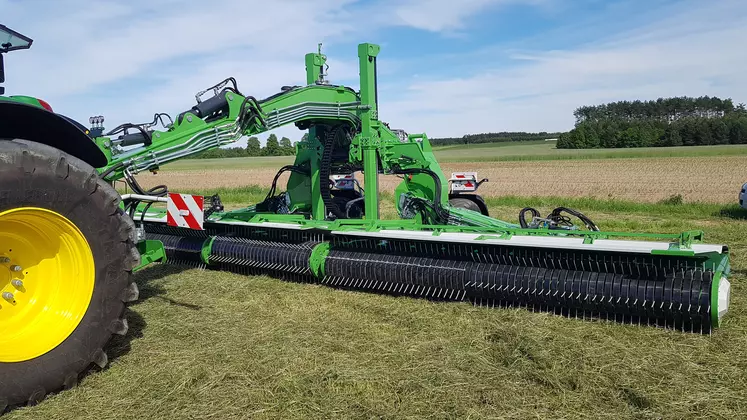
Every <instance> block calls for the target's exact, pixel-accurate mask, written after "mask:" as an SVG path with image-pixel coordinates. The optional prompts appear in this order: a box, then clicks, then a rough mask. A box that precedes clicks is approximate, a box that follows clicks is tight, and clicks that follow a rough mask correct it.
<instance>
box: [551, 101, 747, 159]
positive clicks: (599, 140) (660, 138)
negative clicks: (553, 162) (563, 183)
mask: <svg viewBox="0 0 747 420" xmlns="http://www.w3.org/2000/svg"><path fill="white" fill-rule="evenodd" d="M573 116H574V117H575V119H576V123H575V126H574V128H573V130H571V131H569V132H568V133H565V134H563V135H561V136H560V139H559V140H558V143H557V146H556V147H558V148H591V147H650V146H680V145H684V146H696V145H708V144H729V143H731V144H736V143H741V142H747V109H746V107H745V105H744V104H743V103H740V104H739V105H736V106H735V105H734V103H733V101H732V100H731V99H728V98H727V99H721V98H717V97H710V96H701V97H698V98H692V97H674V98H658V99H656V100H653V101H641V100H634V101H618V102H611V103H607V104H601V105H596V106H589V105H584V106H581V107H578V108H576V110H575V111H574V112H573Z"/></svg>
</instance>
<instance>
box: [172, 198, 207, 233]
mask: <svg viewBox="0 0 747 420" xmlns="http://www.w3.org/2000/svg"><path fill="white" fill-rule="evenodd" d="M204 203H205V197H203V196H201V195H189V194H177V193H169V201H168V203H166V224H167V225H169V226H178V227H185V228H189V229H196V230H203V228H202V223H203V220H204V218H205V216H204V214H205V212H204V210H203V207H202V206H203V204H204Z"/></svg>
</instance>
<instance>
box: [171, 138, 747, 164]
mask: <svg viewBox="0 0 747 420" xmlns="http://www.w3.org/2000/svg"><path fill="white" fill-rule="evenodd" d="M434 151H435V154H436V158H437V159H438V161H439V162H493V161H536V160H565V159H623V158H664V157H695V156H703V157H708V156H747V145H719V146H683V147H643V148H634V149H581V150H571V149H556V148H555V142H546V141H529V142H521V143H507V142H504V143H488V144H476V145H460V146H444V147H436V148H434ZM293 159H294V158H293V156H274V157H251V158H226V159H184V160H179V161H176V162H172V163H169V164H167V165H165V166H164V167H163V168H162V170H165V171H196V170H214V169H262V168H280V167H281V166H283V165H287V164H291V163H293Z"/></svg>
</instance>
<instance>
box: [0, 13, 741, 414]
mask: <svg viewBox="0 0 747 420" xmlns="http://www.w3.org/2000/svg"><path fill="white" fill-rule="evenodd" d="M0 42H2V44H0V45H1V47H2V50H0V52H2V53H7V52H10V51H14V50H19V49H25V48H28V47H29V46H30V45H31V42H32V41H31V39H29V38H27V37H24V36H23V35H21V34H18V33H16V32H14V31H11V30H10V29H8V28H6V27H4V26H0ZM357 52H358V59H359V67H360V86H359V87H358V89H355V88H352V87H348V86H341V85H335V84H332V83H330V82H329V81H328V80H327V79H326V74H325V73H324V71H325V67H326V59H327V58H326V56H325V55H324V54H322V53H321V50H319V51H317V52H312V53H309V54H307V55H306V56H305V67H306V83H305V84H304V85H302V86H285V87H283V88H282V89H281V90H280V91H279V92H278V93H277V94H275V95H272V96H270V97H267V98H263V99H257V98H255V97H254V96H252V95H250V94H244V93H242V92H241V91H240V90H239V87H238V83H237V81H236V80H235V79H234V78H232V77H229V78H227V79H225V80H223V81H220V82H219V83H217V84H215V85H213V86H211V87H209V88H207V89H205V90H203V91H201V92H199V93H198V94H197V95H196V103H195V104H193V105H192V106H190V107H189V108H188V109H186V110H184V111H183V112H180V113H178V114H175V115H174V116H173V117H172V116H170V115H167V114H164V113H158V114H155V115H154V119H153V121H150V122H146V123H126V124H121V125H119V126H117V127H115V128H114V129H112V130H109V131H106V132H105V130H104V128H103V127H102V125H101V119H100V118H98V117H97V118H94V119H92V120H91V123H92V124H94V125H93V126H92V127H89V128H86V127H83V126H82V125H81V124H79V123H76V122H75V121H72V120H71V119H69V118H67V117H65V116H62V115H60V114H57V113H55V112H54V111H53V110H52V108H51V107H50V106H49V105H48V104H47V103H46V102H44V101H42V100H39V99H35V98H30V97H25V96H10V97H0V139H2V140H1V141H0V261H1V264H0V265H2V267H0V292H2V298H0V411H2V410H1V409H2V408H4V407H5V406H15V405H20V404H26V403H36V402H38V401H40V400H42V399H43V398H44V397H45V396H46V395H47V394H48V393H50V392H57V391H59V390H61V389H65V388H70V387H72V386H74V385H75V384H76V382H77V380H78V379H79V377H80V375H81V374H83V373H84V372H85V371H87V370H88V369H89V368H90V367H91V366H94V365H98V366H99V367H104V366H105V365H106V364H107V355H106V353H105V348H106V345H107V342H108V341H109V340H110V338H111V336H112V335H114V334H125V333H126V332H127V328H128V326H127V321H126V319H125V318H123V313H124V312H123V311H124V308H125V305H126V304H127V303H128V302H132V301H135V300H136V299H137V298H138V290H137V287H136V286H135V283H133V281H132V276H133V272H135V271H137V270H140V269H143V268H145V267H146V266H148V265H150V264H154V263H175V264H188V265H190V266H195V265H198V266H202V267H204V268H207V269H211V270H230V271H234V272H239V273H245V274H269V275H272V276H275V277H277V278H279V279H283V280H288V281H300V282H306V283H318V284H324V285H328V286H330V287H337V288H345V289H349V290H366V291H375V292H381V293H386V294H393V295H404V296H413V297H424V298H430V299H437V300H457V301H469V302H474V303H476V304H483V305H490V306H504V305H521V306H522V307H526V308H529V309H534V310H541V311H549V312H553V313H557V314H559V315H570V316H574V315H577V314H578V315H580V314H588V315H591V317H593V318H605V319H608V320H613V321H619V322H625V323H641V324H647V325H655V326H661V327H666V328H675V329H678V330H686V331H692V332H698V333H709V332H711V331H712V330H713V329H714V328H715V327H717V326H718V325H719V323H720V322H721V319H722V318H723V316H724V315H725V313H726V311H727V309H728V303H729V290H730V286H729V281H728V280H727V275H728V273H729V252H728V247H726V246H725V245H720V244H708V243H703V234H702V232H699V231H687V232H682V233H678V234H644V233H636V232H606V231H603V230H600V229H599V228H598V227H597V225H596V224H595V223H594V222H593V221H592V220H591V219H590V218H589V217H587V216H586V215H584V214H582V213H580V212H578V211H576V210H573V209H568V208H565V207H558V208H556V209H555V210H554V211H552V212H551V213H550V214H549V215H547V216H545V217H542V215H541V214H540V213H539V211H537V210H536V209H532V208H525V209H522V210H521V211H520V212H519V218H518V219H519V220H518V223H510V222H507V221H503V220H499V219H496V218H493V217H490V216H489V215H488V214H487V209H486V208H485V206H484V202H482V200H481V199H480V198H479V196H477V195H476V194H473V192H474V190H473V189H471V188H473V187H475V186H474V185H473V184H475V183H478V181H477V178H476V176H475V175H474V174H472V175H471V178H470V179H468V180H467V182H468V183H469V184H470V185H469V186H468V185H467V183H462V184H460V185H461V186H462V187H466V188H467V189H468V191H464V190H463V189H462V190H461V191H457V190H454V189H453V188H452V189H451V190H450V188H449V181H450V179H449V178H447V177H446V176H445V175H444V173H443V172H442V171H441V168H440V166H439V164H438V162H437V161H436V158H435V156H434V154H433V150H432V148H431V144H430V141H429V140H428V137H427V135H425V134H409V133H407V132H406V131H404V130H395V129H391V128H390V127H389V125H388V124H386V123H385V122H383V121H381V120H379V116H378V107H379V101H378V92H377V76H376V72H377V57H378V55H379V52H380V48H379V46H378V45H375V44H368V43H363V44H360V45H358V51H357ZM0 57H1V55H0ZM291 124H292V125H295V126H296V127H297V128H298V129H299V130H304V131H306V132H307V133H308V136H307V138H306V139H305V140H303V141H301V142H299V143H298V144H297V145H296V157H295V162H294V163H293V164H292V165H287V166H284V167H282V168H280V169H279V171H278V175H277V176H276V177H275V180H274V181H273V182H272V184H271V185H270V188H269V192H268V194H267V196H266V197H265V199H264V200H262V201H261V202H259V203H255V204H253V205H250V206H248V207H245V208H241V209H236V210H230V211H227V210H225V209H224V208H223V206H222V205H221V202H220V197H217V196H213V197H204V196H195V195H188V194H179V193H178V192H174V191H170V190H169V189H168V188H167V187H165V186H161V187H155V188H150V189H145V188H143V187H141V185H140V184H139V183H138V181H137V179H136V177H135V176H136V175H137V174H138V173H140V172H143V171H156V170H158V169H159V168H160V167H161V166H162V165H164V164H167V163H169V162H172V161H174V160H178V159H182V158H185V157H188V156H192V155H194V154H197V153H200V152H202V151H205V150H209V149H213V148H217V147H221V146H223V145H227V144H231V143H234V142H236V141H238V140H239V139H241V138H242V137H244V136H252V135H256V134H259V133H264V132H267V131H269V130H273V129H275V128H278V127H281V126H287V125H291ZM286 172H287V173H289V178H288V181H287V183H286V185H285V188H284V189H283V188H282V186H278V179H279V178H280V175H281V174H283V173H286ZM358 172H361V173H362V175H363V185H362V188H358V189H354V190H350V189H348V188H334V182H331V180H333V179H335V178H334V177H333V175H336V174H355V173H358ZM381 175H394V176H398V177H399V178H400V179H401V182H400V184H399V185H398V186H397V188H396V189H395V192H394V197H395V199H394V206H395V208H396V211H397V215H398V218H397V219H392V220H390V219H384V218H382V217H381V216H380V212H379V203H380V202H379V194H378V192H379V184H378V181H379V176H381ZM118 181H123V182H125V183H126V184H127V185H128V186H129V188H130V189H131V190H132V191H133V193H132V194H125V195H120V194H118V193H117V192H116V190H115V189H114V188H113V185H114V183H115V182H118ZM481 203H482V204H481ZM527 215H529V217H527ZM572 218H576V219H578V220H579V221H580V223H577V224H574V223H572V220H573V219H572ZM579 322H583V321H579Z"/></svg>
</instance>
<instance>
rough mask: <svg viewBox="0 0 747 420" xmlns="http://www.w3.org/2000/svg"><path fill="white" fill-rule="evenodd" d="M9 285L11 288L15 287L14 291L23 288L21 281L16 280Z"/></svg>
mask: <svg viewBox="0 0 747 420" xmlns="http://www.w3.org/2000/svg"><path fill="white" fill-rule="evenodd" d="M10 284H12V285H13V287H15V288H16V289H20V288H22V287H23V282H22V281H21V280H18V279H13V280H11V281H10Z"/></svg>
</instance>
